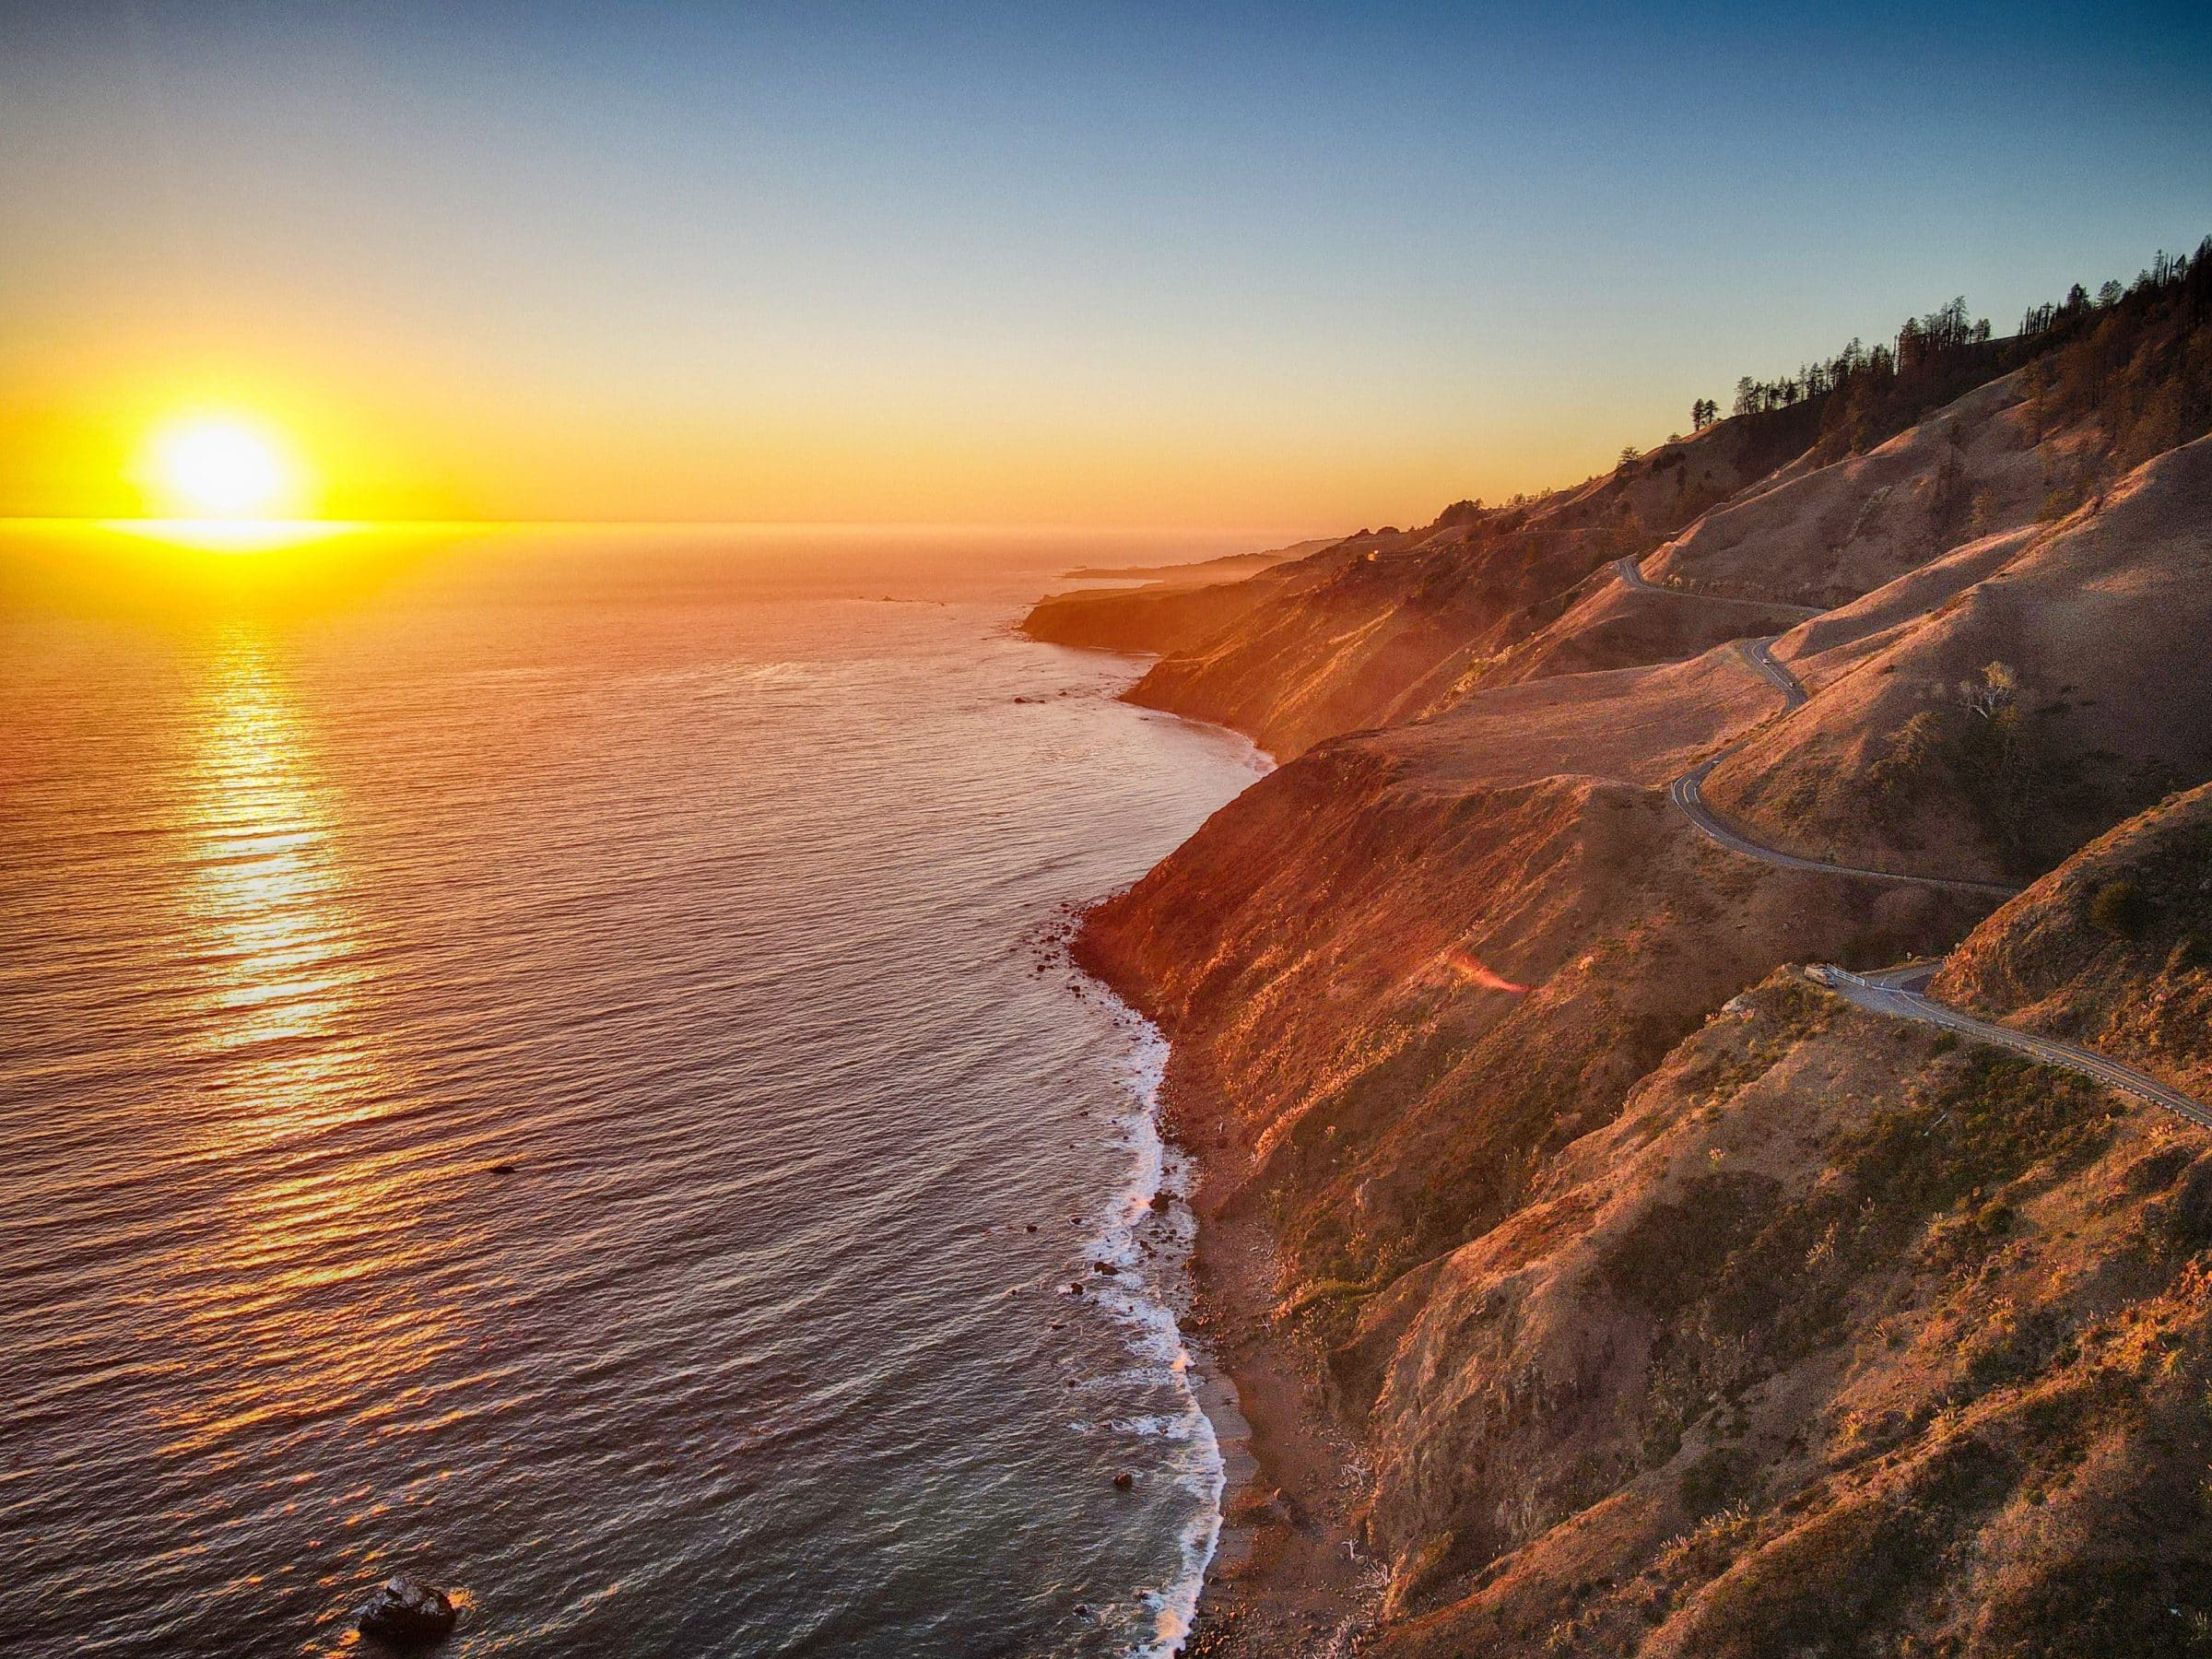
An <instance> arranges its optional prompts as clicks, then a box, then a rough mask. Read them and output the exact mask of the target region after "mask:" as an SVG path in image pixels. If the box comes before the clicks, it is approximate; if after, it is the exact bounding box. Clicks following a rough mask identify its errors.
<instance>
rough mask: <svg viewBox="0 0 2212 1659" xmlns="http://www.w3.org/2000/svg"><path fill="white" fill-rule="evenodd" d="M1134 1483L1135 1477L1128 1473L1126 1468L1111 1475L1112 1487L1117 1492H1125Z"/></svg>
mask: <svg viewBox="0 0 2212 1659" xmlns="http://www.w3.org/2000/svg"><path fill="white" fill-rule="evenodd" d="M1135 1484H1136V1477H1135V1476H1134V1475H1132V1474H1130V1473H1129V1471H1128V1470H1126V1469H1124V1470H1123V1471H1122V1472H1121V1473H1120V1474H1119V1475H1116V1476H1115V1477H1113V1489H1114V1490H1115V1491H1117V1492H1125V1491H1127V1490H1128V1489H1129V1488H1131V1487H1133V1486H1135Z"/></svg>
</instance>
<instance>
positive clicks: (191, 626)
mask: <svg viewBox="0 0 2212 1659" xmlns="http://www.w3.org/2000/svg"><path fill="white" fill-rule="evenodd" d="M110 540H111V543H112V542H113V538H110ZM119 545H120V544H115V545H108V544H103V545H102V547H100V549H97V550H95V551H94V552H92V553H84V552H82V550H81V549H80V548H78V547H77V546H76V544H75V543H72V542H70V541H69V540H68V538H67V537H66V536H64V535H62V534H61V533H60V532H42V533H40V534H38V535H31V534H29V533H28V532H22V533H18V534H17V535H15V536H14V537H13V538H12V540H10V541H7V542H6V543H0V1147H4V1148H5V1157H4V1158H0V1561H4V1562H5V1571H0V1650H5V1651H6V1652H7V1653H11V1654H18V1655H45V1654H64V1653H68V1654H79V1653H85V1654H149V1655H150V1654H160V1655H164V1656H168V1659H173V1656H178V1655H197V1654H206V1655H217V1654H220V1655H257V1654H270V1655H276V1654H311V1653H330V1652H335V1651H338V1650H342V1649H347V1648H348V1647H357V1648H358V1647H359V1644H358V1643H357V1641H356V1638H355V1637H354V1636H353V1635H352V1631H351V1619H350V1618H349V1617H348V1613H349V1610H350V1609H351V1608H352V1607H353V1606H356V1605H357V1604H358V1603H359V1601H360V1599H361V1598H362V1596H363V1595H364V1594H366V1593H367V1592H368V1591H369V1590H370V1589H371V1588H372V1587H373V1586H374V1585H375V1584H376V1583H378V1582H379V1581H381V1580H382V1578H383V1577H384V1576H386V1575H387V1574H389V1573H391V1572H393V1571H398V1570H407V1571H415V1572H417V1573H418V1574H420V1575H422V1576H424V1577H426V1578H427V1579H429V1580H430V1581H431V1582H433V1583H439V1584H441V1585H444V1586H447V1587H449V1588H450V1589H453V1591H455V1592H457V1593H458V1594H459V1595H460V1597H461V1599H462V1600H463V1603H464V1606H465V1613H464V1621H463V1624H462V1627H461V1630H460V1631H459V1633H458V1634H457V1635H456V1637H455V1638H454V1639H453V1641H451V1642H450V1643H449V1644H448V1645H447V1646H446V1647H445V1648H444V1649H442V1650H441V1651H442V1652H444V1653H453V1654H465V1655H469V1656H471V1659H476V1656H488V1655H492V1654H503V1653H518V1654H547V1655H551V1654H585V1653H589V1654H614V1655H621V1654H656V1655H657V1654H732V1655H737V1654H824V1653H838V1654H863V1655H873V1654H880V1655H886V1656H889V1655H916V1654H937V1653H943V1654H999V1653H1004V1654H1067V1655H1090V1654H1101V1655H1102V1654H1125V1653H1164V1652H1166V1651H1168V1650H1169V1649H1170V1648H1171V1645H1172V1642H1173V1640H1174V1638H1175V1636H1176V1634H1177V1633H1178V1632H1179V1630H1181V1628H1182V1620H1183V1619H1184V1618H1186V1617H1187V1615H1188V1612H1189V1608H1190V1606H1191V1603H1192V1600H1193V1598H1194V1594H1195V1592H1196V1589H1197V1585H1198V1583H1199V1581H1200V1576H1201V1574H1202V1571H1203V1569H1204V1566H1205V1564H1206V1559H1207V1558H1208V1556H1209V1554H1210V1551H1211V1548H1212V1546H1213V1541H1214V1536H1215V1532H1216V1529H1217V1526H1218V1497H1219V1489H1220V1479H1221V1475H1220V1457H1219V1453H1218V1447H1217V1445H1216V1441H1215V1436H1214V1432H1213V1430H1212V1428H1211V1426H1210V1425H1209V1423H1208V1421H1207V1419H1206V1416H1205V1415H1204V1413H1203V1412H1201V1411H1200V1410H1199V1409H1197V1407H1196V1405H1195V1402H1194V1392H1193V1388H1192V1385H1191V1382H1190V1378H1189V1376H1188V1375H1187V1374H1186V1371H1187V1367H1188V1365H1189V1363H1190V1361H1189V1359H1188V1356H1187V1355H1186V1353H1185V1351H1184V1347H1183V1344H1182V1340H1181V1338H1180V1336H1179V1335H1178V1332H1177V1328H1176V1324H1175V1318H1174V1312H1173V1309H1174V1306H1175V1300H1176V1297H1177V1294H1178V1287H1179V1283H1180V1277H1179V1276H1180V1273H1181V1269H1182V1261H1183V1255H1184V1252H1185V1249H1186V1246H1187V1240H1188V1235H1189V1226H1190V1222H1189V1218H1188V1214H1187V1212H1186V1211H1185V1210H1184V1209H1183V1208H1182V1206H1181V1205H1180V1204H1179V1203H1176V1202H1174V1201H1173V1197H1172V1195H1173V1194H1174V1192H1175V1191H1176V1188H1177V1182H1178V1180H1179V1171H1178V1170H1177V1168H1176V1159H1175V1158H1174V1155H1173V1154H1172V1152H1171V1151H1169V1150H1165V1149H1163V1148H1162V1147H1161V1146H1160V1144H1159V1138H1158V1136H1157V1135H1156V1134H1155V1132H1154V1129H1153V1125H1152V1122H1151V1119H1150V1116H1149V1106H1150V1099H1149V1091H1150V1089H1151V1088H1152V1087H1153V1085H1154V1082H1155V1080H1156V1078H1157V1076H1158V1071H1159V1065H1160V1062H1161V1057H1162V1053H1163V1050H1162V1047H1161V1045H1160V1043H1159V1039H1158V1037H1157V1035H1156V1034H1155V1033H1153V1032H1151V1031H1150V1030H1149V1029H1148V1028H1147V1027H1146V1026H1144V1025H1143V1023H1142V1022H1141V1021H1138V1020H1137V1019H1135V1018H1134V1017H1133V1016H1132V1015H1130V1014H1129V1013H1128V1011H1127V1010H1125V1009H1124V1008H1122V1007H1121V1006H1118V1005H1117V1004H1116V1003H1115V1002H1114V1001H1113V1000H1112V997H1111V996H1109V995H1108V994H1105V993H1104V992H1103V991H1102V989H1100V987H1097V986H1096V985H1094V984H1091V983H1089V982H1087V981H1085V980H1083V979H1082V978H1081V976H1079V975H1077V973H1076V972H1074V971H1073V970H1072V969H1071V968H1070V967H1069V966H1068V964H1067V962H1066V959H1065V954H1064V950H1063V945H1062V941H1063V939H1064V936H1065V931H1066V927H1067V924H1068V920H1069V916H1070V913H1071V907H1073V906H1077V905H1079V904H1080V903H1082V902H1084V901H1086V900H1091V899H1095V898H1096V897H1098V896H1100V895H1101V894H1103V893H1105V892H1107V891H1109V890H1111V889H1112V888H1115V887H1116V886H1118V885H1120V884H1122V883H1124V882H1126V881H1128V880H1130V879H1132V878H1134V877H1135V876H1137V875H1138V874H1140V873H1141V872H1142V871H1143V870H1144V869H1145V868H1146V867H1147V865H1149V864H1151V863H1152V862H1153V861H1154V860H1155V859H1157V858H1158V857H1159V856H1160V855H1161V854H1162V853H1165V852H1166V851H1167V850H1168V849H1169V848H1171V846H1173V845H1174V843H1175V842H1176V841H1179V840H1180V839H1182V837H1183V836H1184V835H1186V834H1188V833H1189V832H1190V831H1191V830H1193V829H1194V828H1195V827H1196V826H1197V824H1198V823H1199V822H1200V821H1201V820H1202V819H1203V818H1205V817H1206V814H1207V813H1208V812H1210V811H1211V810H1213V809H1214V808H1215V807H1217V806H1220V805H1221V804H1222V803H1223V802H1225V801H1227V800H1228V799H1229V798H1230V796H1231V795H1233V794H1235V793H1236V792H1237V791H1238V790H1239V789H1240V788H1241V787H1242V786H1243V785H1244V784H1245V783H1246V782H1250V780H1251V779H1252V778H1253V776H1254V775H1255V773H1256V770H1257V767H1258V764H1259V763H1258V762H1257V760H1256V759H1255V757H1254V755H1253V752H1252V751H1251V750H1250V749H1249V748H1248V747H1246V746H1244V745H1243V744H1242V743H1241V741H1239V740H1236V739H1234V738H1232V737H1230V736H1229V735H1226V734H1222V733H1218V732H1213V731H1207V730H1203V729H1199V728H1195V727H1193V726H1189V725H1186V724H1182V723H1179V722H1176V721H1173V720H1171V719H1168V718H1166V717H1164V716H1160V715H1158V714H1154V713H1149V712H1144V711H1140V710H1137V709H1135V708H1132V707H1130V706H1128V705H1125V704H1123V703H1120V702H1118V701H1116V700H1114V697H1113V694H1114V693H1115V692H1116V691H1117V690H1118V689H1119V688H1121V687H1123V686H1124V685H1125V684H1126V683H1127V682H1128V680H1129V679H1130V678H1131V677H1132V676H1133V674H1134V673H1135V665H1134V664H1132V663H1130V662H1129V661H1127V660H1125V659H1116V658H1111V657H1103V656H1098V655H1091V654H1086V653H1073V652H1067V651H1062V650H1058V649H1054V648H1052V647H1048V646H1042V645H1039V644H1035V643H1031V642H1029V641H1023V640H1020V639H1018V638H1017V637H1016V636H1014V635H1013V634H1012V632H1011V631H1010V629H1011V625H1012V624H1013V623H1014V621H1015V620H1016V619H1017V618H1018V616H1019V615H1020V612H1021V609H1022V607H1023V604H1024V602H1025V601H1026V600H1027V599H1029V598H1030V597H1031V596H1032V595H1033V594H1035V593H1036V592H1038V591H1039V590H1040V588H1041V587H1042V586H1043V585H1045V584H1046V582H1048V581H1049V579H1050V577H1051V576H1052V574H1053V572H1054V571H1057V570H1059V569H1061V568H1062V567H1064V566H1065V565H1067V564H1069V563H1073V562H1078V561H1080V560H1083V559H1099V558H1112V557H1115V556H1117V555H1118V556H1122V557H1128V558H1133V559H1135V558H1147V557H1158V556H1159V554H1160V553H1161V552H1162V551H1163V550H1164V549H1162V548H1161V547H1159V546H1157V545H1147V546H1142V547H1137V546H1131V547H1100V546H1099V545H1097V544H1085V545H1080V546H1078V545H1073V544H1069V543H1065V542H1056V541H1053V540H1051V539H1050V538H1037V537H1021V536H998V537H974V538H968V539H963V538H959V537H947V536H940V537H935V538H912V540H911V541H910V542H909V543H907V544H901V545H897V546H893V545H888V543H887V541H886V540H885V538H882V537H871V536H869V535H860V534H856V533H842V534H840V533H831V532H824V533H821V534H819V535H812V536H807V535H785V536H781V537H777V536H770V535H760V534H757V533H755V534H747V533H741V532H737V531H729V532H715V531H689V532H682V533H676V532H667V533H657V534H653V533H642V532H638V533H618V532H613V531H582V530H576V531H569V532H564V533H558V534H556V533H551V532H543V533H537V534H535V535H524V534H521V533H509V534H506V535H476V536H472V537H467V538H453V537H447V538H441V537H438V536H435V535H425V536H421V537H418V538H416V539H415V540H413V541H411V542H409V543H408V544H407V545H406V547H404V548H401V549H400V550H398V551H396V552H391V553H389V555H388V556H387V555H385V554H379V555H378V556H376V557H374V558H371V557H368V556H367V555H364V554H362V553H361V551H360V549H359V547H358V546H356V547H340V548H336V549H335V550H333V549H331V548H322V549H311V550H306V551H302V552H300V553H297V554H279V553H262V554H253V555H237V554H223V553H211V552H195V551H191V550H185V551H180V550H177V549H173V548H166V547H159V546H156V545H148V546H147V547H142V548H136V549H135V550H128V551H125V552H123V553H118V552H117V551H116V546H119ZM1185 550H1187V551H1188V552H1190V553H1192V554H1202V553H1206V552H1211V551H1218V550H1219V549H1218V548H1216V547H1191V548H1188V549H1185ZM273 571H274V572H277V574H274V575H273V574H271V572H273ZM1156 1192H1164V1193H1165V1194H1167V1199H1166V1201H1165V1204H1164V1207H1160V1206H1156V1205H1155V1204H1154V1202H1153V1199H1154V1194H1155V1193H1156ZM1101 1265H1103V1270H1101ZM1073 1286H1079V1287H1080V1290H1079V1292H1078V1291H1075V1290H1071V1288H1070V1287H1073ZM1122 1472H1128V1473H1130V1474H1132V1475H1133V1476H1134V1477H1135V1484H1134V1487H1133V1488H1132V1489H1130V1490H1126V1491H1124V1490H1119V1489H1117V1488H1115V1486H1114V1484H1113V1477H1114V1476H1115V1475H1116V1474H1119V1473H1122ZM362 1651H367V1650H362Z"/></svg>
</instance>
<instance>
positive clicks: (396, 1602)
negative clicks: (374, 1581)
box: [354, 1572, 458, 1648]
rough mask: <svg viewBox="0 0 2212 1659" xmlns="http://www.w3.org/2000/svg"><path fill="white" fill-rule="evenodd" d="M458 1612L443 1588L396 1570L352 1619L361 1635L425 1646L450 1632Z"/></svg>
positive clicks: (389, 1642) (392, 1643) (398, 1644)
mask: <svg viewBox="0 0 2212 1659" xmlns="http://www.w3.org/2000/svg"><path fill="white" fill-rule="evenodd" d="M457 1617H458V1616H457V1615H456V1614H455V1613H454V1611H453V1601H452V1600H451V1598H449V1597H448V1596H447V1595H446V1594H445V1592H444V1591H442V1590H433V1589H432V1588H431V1587H430V1586H429V1585H428V1584H426V1583H423V1582H422V1581H421V1580H420V1579H418V1578H414V1577H412V1576H410V1575H409V1574H407V1573H405V1572H401V1573H395V1574H394V1575H393V1576H392V1577H391V1578H389V1579H387V1580H386V1581H385V1582H384V1583H383V1584H382V1586H380V1587H379V1589H378V1590H377V1593H376V1594H374V1595H372V1596H371V1597H370V1598H369V1599H368V1600H367V1601H366V1602H363V1603H362V1604H361V1608H360V1611H359V1613H357V1614H355V1615H354V1622H355V1623H356V1624H357V1625H359V1628H360V1632H361V1634H362V1635H364V1636H373V1637H374V1638H375V1639H376V1640H377V1641H381V1642H383V1643H384V1644H385V1645H386V1646H388V1647H402V1648H412V1647H427V1646H429V1644H430V1643H431V1642H433V1641H442V1640H443V1639H444V1638H445V1637H447V1636H449V1635H451V1634H452V1633H453V1621H454V1619H455V1618H457Z"/></svg>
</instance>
